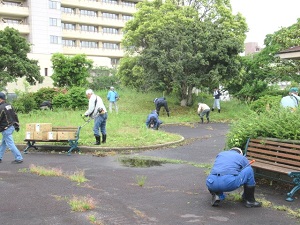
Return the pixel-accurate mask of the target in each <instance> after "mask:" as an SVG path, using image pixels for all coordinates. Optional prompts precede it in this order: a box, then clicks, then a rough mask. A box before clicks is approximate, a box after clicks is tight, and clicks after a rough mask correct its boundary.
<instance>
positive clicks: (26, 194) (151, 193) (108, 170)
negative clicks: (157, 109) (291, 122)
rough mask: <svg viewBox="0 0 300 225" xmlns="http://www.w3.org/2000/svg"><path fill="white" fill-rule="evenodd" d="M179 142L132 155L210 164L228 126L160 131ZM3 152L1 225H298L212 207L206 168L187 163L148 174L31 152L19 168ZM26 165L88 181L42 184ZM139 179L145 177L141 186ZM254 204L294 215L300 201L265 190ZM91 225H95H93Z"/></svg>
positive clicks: (90, 159) (108, 162) (236, 207)
mask: <svg viewBox="0 0 300 225" xmlns="http://www.w3.org/2000/svg"><path fill="white" fill-rule="evenodd" d="M162 129H165V130H166V131H169V132H176V133H179V134H181V135H183V136H184V137H185V139H186V140H185V143H182V144H178V146H173V147H165V148H163V149H159V150H157V149H156V150H147V151H141V152H136V153H132V154H133V155H137V156H155V157H161V158H165V159H177V160H185V161H189V162H195V163H198V164H202V163H212V162H213V161H214V158H215V156H216V154H217V153H218V152H219V151H221V150H223V149H224V146H225V135H226V133H227V131H228V125H227V124H221V123H212V124H195V125H193V124H191V126H176V125H172V126H163V128H162ZM108 141H109V140H108ZM11 160H12V155H11V153H10V152H7V153H6V154H5V156H4V159H3V162H2V163H0V168H1V169H0V187H1V188H0V199H1V200H0V224H3V225H75V224H78V225H85V224H92V223H91V222H89V219H88V218H89V217H91V215H93V216H94V217H95V218H96V220H97V221H98V223H97V224H103V225H117V224H118V225H185V224H187V225H194V224H195V225H220V224H223V225H224V224H225V225H240V224H243V225H252V224H274V225H275V224H278V225H283V224H284V225H295V224H300V223H299V220H297V219H295V218H293V217H291V216H289V215H288V214H287V213H286V212H281V211H277V210H275V209H272V208H267V207H263V208H253V209H247V208H245V207H244V206H243V205H242V203H240V202H235V201H229V200H226V201H224V202H222V203H221V205H220V206H219V207H211V205H210V200H211V196H210V194H209V192H208V191H207V189H206V186H205V178H206V174H205V170H206V169H205V168H198V167H195V166H191V165H188V164H162V165H161V166H153V167H149V168H137V167H126V166H124V165H122V164H121V163H120V162H119V161H118V156H111V157H95V156H92V155H90V154H86V155H85V154H84V155H78V154H73V155H72V156H66V155H62V154H57V153H56V154H48V153H29V154H26V155H24V163H23V164H21V165H13V164H11V163H10V161H11ZM30 164H34V165H36V166H43V167H46V168H59V169H61V170H62V171H63V172H64V173H69V174H71V173H74V172H76V171H82V170H83V171H85V176H86V177H87V179H88V180H89V181H88V182H85V183H83V184H81V185H78V184H77V183H75V182H72V181H70V180H69V179H67V178H66V177H45V176H44V177H43V176H37V175H35V174H32V173H29V172H26V169H28V168H29V166H30ZM137 176H145V177H146V181H145V184H144V186H143V187H140V186H138V185H137V180H136V178H137ZM256 194H257V197H258V198H264V199H266V200H268V201H270V202H272V203H273V204H275V205H279V206H282V205H285V206H288V207H291V208H293V209H299V206H300V199H299V193H298V194H297V197H298V199H296V200H295V201H294V202H292V203H289V202H286V201H285V200H284V199H285V196H284V195H285V193H284V192H283V191H281V190H275V189H274V188H269V187H262V186H258V187H257V193H256ZM72 196H85V197H87V196H90V197H92V198H93V199H94V200H95V201H96V208H95V209H93V210H91V211H87V212H72V211H71V208H70V206H69V204H68V199H70V198H71V197H72ZM95 224H96V223H95Z"/></svg>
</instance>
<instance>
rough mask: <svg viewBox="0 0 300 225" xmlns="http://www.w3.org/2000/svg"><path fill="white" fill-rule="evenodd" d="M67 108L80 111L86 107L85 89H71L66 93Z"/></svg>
mask: <svg viewBox="0 0 300 225" xmlns="http://www.w3.org/2000/svg"><path fill="white" fill-rule="evenodd" d="M67 96H68V99H69V100H68V102H69V106H68V107H69V108H71V109H82V108H85V107H86V106H87V104H88V103H87V99H86V97H85V89H84V88H82V87H72V88H71V89H70V90H69V91H68V93H67Z"/></svg>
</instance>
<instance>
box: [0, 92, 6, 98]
mask: <svg viewBox="0 0 300 225" xmlns="http://www.w3.org/2000/svg"><path fill="white" fill-rule="evenodd" d="M0 98H1V99H3V100H5V99H6V96H5V94H4V93H2V92H0Z"/></svg>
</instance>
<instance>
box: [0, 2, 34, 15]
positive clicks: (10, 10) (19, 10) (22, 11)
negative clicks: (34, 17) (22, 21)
mask: <svg viewBox="0 0 300 225" xmlns="http://www.w3.org/2000/svg"><path fill="white" fill-rule="evenodd" d="M0 15H1V16H2V17H3V16H9V17H21V18H23V17H28V16H29V9H28V7H20V6H12V5H3V4H0Z"/></svg>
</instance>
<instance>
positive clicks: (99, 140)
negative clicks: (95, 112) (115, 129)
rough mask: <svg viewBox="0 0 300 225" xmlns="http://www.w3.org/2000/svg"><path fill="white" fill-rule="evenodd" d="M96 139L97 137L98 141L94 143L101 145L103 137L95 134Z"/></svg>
mask: <svg viewBox="0 0 300 225" xmlns="http://www.w3.org/2000/svg"><path fill="white" fill-rule="evenodd" d="M95 139H96V142H95V143H94V145H100V142H101V137H100V136H98V135H95Z"/></svg>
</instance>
